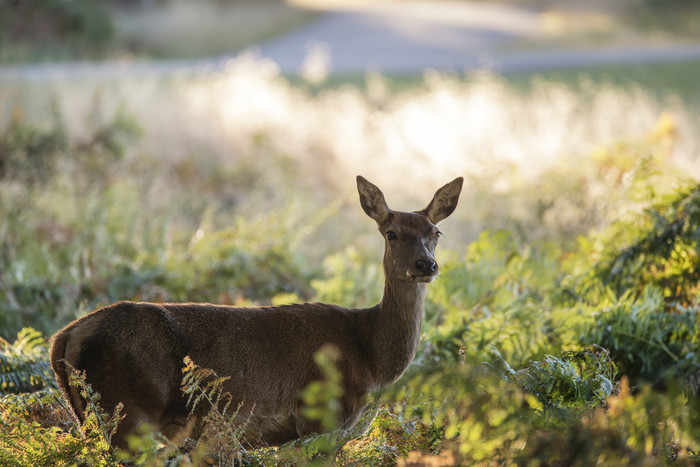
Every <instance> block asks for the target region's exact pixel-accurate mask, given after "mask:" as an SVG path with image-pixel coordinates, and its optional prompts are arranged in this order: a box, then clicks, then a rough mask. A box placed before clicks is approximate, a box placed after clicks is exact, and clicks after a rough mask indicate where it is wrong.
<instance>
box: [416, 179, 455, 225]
mask: <svg viewBox="0 0 700 467" xmlns="http://www.w3.org/2000/svg"><path fill="white" fill-rule="evenodd" d="M462 183H464V179H463V178H462V177H458V178H455V179H454V180H452V181H451V182H450V183H448V184H447V185H445V186H443V187H442V188H440V189H439V190H438V191H436V192H435V196H433V200H432V201H431V202H430V204H429V205H428V207H427V208H425V209H424V210H423V211H422V213H423V214H425V215H426V216H427V217H428V219H430V222H432V223H433V224H437V223H438V222H440V221H441V220H443V219H445V218H446V217H447V216H449V215H450V214H452V213H453V212H454V210H455V208H456V207H457V201H458V200H459V194H460V193H461V192H462Z"/></svg>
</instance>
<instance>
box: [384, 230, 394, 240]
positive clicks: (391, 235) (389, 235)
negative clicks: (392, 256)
mask: <svg viewBox="0 0 700 467" xmlns="http://www.w3.org/2000/svg"><path fill="white" fill-rule="evenodd" d="M386 239H387V240H396V232H394V231H393V230H387V232H386Z"/></svg>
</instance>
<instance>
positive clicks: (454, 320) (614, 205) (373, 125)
mask: <svg viewBox="0 0 700 467" xmlns="http://www.w3.org/2000/svg"><path fill="white" fill-rule="evenodd" d="M673 66H683V67H688V69H690V70H697V64H683V65H668V67H673ZM662 68H663V67H662ZM659 70H660V71H659ZM659 70H655V71H656V73H655V76H657V78H656V81H653V80H652V82H644V80H643V79H639V80H638V81H639V82H641V84H632V83H630V82H629V81H626V80H620V79H616V78H615V73H614V72H611V73H612V74H611V75H610V76H611V77H610V78H609V79H608V78H601V76H603V75H602V74H601V75H599V76H589V77H582V76H580V75H578V74H575V75H574V74H570V75H567V76H561V75H551V76H545V77H540V78H535V79H525V78H523V77H520V78H509V79H506V78H504V77H501V76H498V75H492V74H477V75H473V76H472V75H470V76H459V75H451V74H440V73H434V72H433V73H427V74H425V75H424V76H422V77H421V78H420V79H415V78H413V79H411V80H393V79H390V78H388V77H385V76H381V75H376V74H373V75H369V76H367V77H366V78H364V79H363V80H362V81H363V82H362V83H360V84H348V83H333V84H332V85H327V86H321V87H319V86H316V85H311V84H306V83H304V82H300V81H297V80H294V81H293V82H292V81H290V80H289V79H288V78H286V77H284V76H280V75H279V73H278V72H277V70H276V68H275V66H274V64H271V63H265V62H260V61H258V60H256V59H255V58H252V57H244V58H240V59H237V60H235V61H232V62H231V63H230V65H229V67H228V68H227V70H226V71H224V72H222V73H220V74H217V75H213V76H206V77H200V78H148V79H138V80H137V79H134V80H121V81H110V80H97V79H94V78H90V79H80V78H78V79H71V80H68V79H66V80H60V79H56V80H53V81H50V82H48V84H47V83H42V84H32V83H9V82H8V83H3V87H2V88H0V117H1V120H0V131H1V133H0V216H1V218H2V219H3V222H2V224H0V335H1V336H2V338H3V340H2V341H0V342H1V343H0V351H1V353H0V391H1V392H2V393H3V394H5V395H4V397H3V398H2V399H1V400H0V463H2V464H3V465H58V464H60V465H63V464H76V465H81V464H88V465H117V464H119V463H120V462H124V461H126V460H130V461H131V462H132V465H192V464H194V465H199V464H201V463H208V465H212V464H213V465H234V464H236V462H238V465H243V464H245V465H300V464H317V465H324V464H327V463H336V464H339V465H367V464H371V465H393V464H398V465H455V464H458V465H481V464H488V465H491V464H507V465H511V464H517V465H593V464H596V465H611V466H613V465H657V464H660V465H665V464H671V465H676V464H677V465H694V464H696V463H697V462H698V461H699V460H700V458H699V457H698V456H700V420H698V413H700V412H699V409H700V406H699V400H698V390H699V386H700V323H698V306H699V305H698V274H699V272H698V271H699V270H700V269H699V268H700V258H699V257H698V253H697V251H698V241H699V238H698V236H699V232H700V187H699V185H698V177H699V176H700V162H699V161H698V154H700V137H699V136H698V135H700V132H699V130H700V128H698V127H699V125H700V121H699V120H698V117H697V115H698V101H697V95H693V94H692V92H697V91H696V90H695V89H694V87H693V86H687V85H686V84H684V83H679V82H676V81H673V79H675V78H676V76H677V73H673V72H670V73H669V72H667V73H666V75H667V76H669V77H671V78H670V81H672V83H671V84H669V85H665V84H664V83H667V82H669V81H668V80H667V81H664V80H663V79H662V78H658V76H664V72H663V69H661V68H660V69H659ZM659 80H661V81H659ZM357 174H362V175H364V176H365V177H367V178H368V179H369V180H371V181H372V182H374V183H376V184H377V185H379V186H380V187H382V189H383V190H384V192H385V194H386V196H387V201H388V203H389V205H390V206H391V207H393V208H396V209H399V210H414V209H420V208H423V207H425V204H427V202H428V201H429V200H430V197H431V196H432V193H433V192H434V191H435V189H436V188H438V187H439V186H441V185H442V184H444V183H446V182H447V181H449V180H452V179H453V178H454V177H456V176H464V177H465V188H464V191H463V194H462V196H461V200H460V204H459V207H458V208H457V211H456V212H455V214H454V215H453V216H452V217H450V218H449V219H448V220H446V221H445V223H444V225H441V230H442V231H443V232H444V237H443V238H442V239H441V245H440V246H439V248H438V250H439V251H438V257H437V260H438V262H439V263H440V265H441V271H442V273H441V276H440V277H439V278H438V279H437V280H436V281H435V282H434V283H432V284H431V285H430V286H429V293H428V298H427V303H426V314H425V319H424V324H423V336H422V341H421V346H420V349H419V351H418V355H417V356H416V359H415V361H414V363H413V364H412V365H411V367H409V370H408V371H407V373H406V374H405V375H404V376H403V377H402V379H401V380H399V381H398V382H397V383H396V384H395V385H393V386H391V387H389V388H387V389H385V390H383V391H381V392H379V393H377V394H373V395H372V407H373V408H374V410H373V411H372V412H371V413H370V414H369V415H368V419H367V421H366V424H365V425H364V426H363V427H364V428H366V429H365V430H360V429H358V430H356V431H355V432H353V433H339V432H332V434H330V435H326V436H318V437H312V438H307V439H303V440H300V441H298V442H296V443H293V444H292V445H288V446H284V447H283V448H281V449H272V448H270V449H258V450H253V449H249V448H247V446H246V445H245V443H244V442H243V444H241V442H242V441H243V440H241V439H239V437H238V434H239V432H238V431H236V429H235V428H236V427H231V426H230V425H229V424H228V423H227V419H228V418H229V417H230V415H231V414H230V413H227V412H226V411H217V410H213V411H212V413H211V415H210V420H211V429H210V430H209V431H208V432H207V437H206V438H204V439H203V440H201V441H199V442H198V443H197V442H195V441H192V442H190V443H189V444H188V445H187V446H186V449H180V447H179V446H177V445H173V444H169V443H167V442H165V441H164V440H162V439H160V438H159V437H158V435H157V434H155V433H145V434H144V435H143V436H141V437H137V438H135V439H134V440H133V450H131V451H129V452H124V451H121V452H113V451H111V450H110V449H109V444H108V439H109V433H110V430H111V428H113V426H114V424H115V423H117V422H118V420H117V419H116V418H115V417H114V414H105V413H103V412H101V411H100V409H99V401H98V399H97V398H96V396H95V395H94V394H90V391H89V390H88V389H87V388H85V391H86V394H88V398H89V399H90V400H92V401H94V402H96V404H94V405H91V406H90V409H89V423H87V424H86V427H85V431H84V432H81V431H80V430H79V429H78V427H77V426H76V423H75V421H74V420H72V419H71V418H70V416H69V415H68V413H67V411H66V410H65V407H64V403H62V402H61V400H60V396H59V395H58V392H57V390H56V388H55V385H54V382H53V377H52V375H51V374H50V370H49V368H48V366H47V343H46V339H47V338H48V336H50V335H51V334H52V333H53V332H55V331H56V330H57V329H59V328H60V327H61V326H63V325H64V324H65V323H67V322H69V321H70V320H72V319H74V318H76V317H78V316H81V315H83V314H85V313H87V312H89V311H91V310H93V309H95V308H98V307H100V306H104V305H107V304H109V303H112V302H114V301H116V300H122V299H131V300H148V301H207V302H215V303H227V304H253V305H254V304H269V303H273V304H281V303H288V302H298V301H322V302H330V303H336V304H340V305H344V306H353V307H362V306H371V305H373V304H375V303H376V302H377V301H378V300H379V298H380V293H381V291H382V271H381V268H380V260H381V252H382V247H383V245H382V243H383V242H382V239H381V237H380V236H379V235H378V234H377V232H376V230H375V226H374V223H373V222H372V221H371V220H370V219H368V218H367V217H366V216H365V214H364V213H363V212H362V209H361V208H360V206H359V202H358V199H357V193H356V191H355V188H354V180H355V175H357ZM29 328H31V329H29ZM195 363H196V362H195ZM189 374H190V375H191V378H190V379H189V382H190V384H189V386H188V388H187V389H188V390H189V391H193V392H195V393H201V394H206V396H207V397H211V398H215V397H217V393H216V388H215V387H208V386H206V384H205V383H206V382H205V381H203V380H201V379H198V378H197V375H199V374H200V373H197V372H196V371H195V370H192V369H190V373H189ZM331 374H332V371H331V370H329V377H328V378H327V379H326V380H325V381H323V382H322V383H323V384H322V385H321V386H320V389H319V394H316V396H317V397H314V396H313V394H312V395H311V396H309V400H310V401H311V400H315V401H316V403H318V404H320V412H321V413H327V412H328V411H330V412H331V415H332V410H333V407H334V406H333V404H332V400H325V399H324V397H323V395H324V394H332V393H333V391H331V390H330V389H329V388H330V387H331V386H332V385H333V384H337V382H335V383H334V379H333V378H331V377H330V375H331ZM319 401H320V402H319ZM375 413H376V416H375V417H374V418H372V416H374V415H375ZM330 419H331V420H332V419H333V417H332V416H331V417H330Z"/></svg>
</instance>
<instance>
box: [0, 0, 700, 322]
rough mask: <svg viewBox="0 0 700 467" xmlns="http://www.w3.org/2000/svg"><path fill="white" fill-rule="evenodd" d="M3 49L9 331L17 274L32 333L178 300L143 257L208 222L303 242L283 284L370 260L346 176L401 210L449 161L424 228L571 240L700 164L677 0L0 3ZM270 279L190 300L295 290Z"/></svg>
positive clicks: (172, 247) (420, 203)
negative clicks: (441, 205)
mask: <svg viewBox="0 0 700 467" xmlns="http://www.w3.org/2000/svg"><path fill="white" fill-rule="evenodd" d="M0 62H1V63H0V129H1V131H2V139H1V140H0V209H1V210H2V215H3V218H4V219H5V222H4V224H3V226H2V229H0V244H2V245H4V246H3V249H2V250H0V254H2V257H1V259H2V264H1V265H0V271H2V272H0V285H2V287H3V289H4V290H5V293H6V294H8V295H7V296H6V298H5V303H6V305H5V306H6V312H5V313H4V315H5V317H6V318H5V319H6V320H7V322H8V323H10V322H11V323H12V324H11V325H8V327H7V328H6V329H7V330H8V331H7V334H8V335H12V334H13V333H14V332H15V331H16V329H17V328H18V327H19V326H20V325H21V323H23V322H25V318H26V320H28V321H29V322H31V321H32V320H34V319H35V317H36V316H43V315H42V313H43V312H41V313H40V312H36V310H35V308H36V301H35V300H36V294H37V293H39V292H37V291H42V290H43V291H44V292H41V293H43V294H49V295H48V296H47V298H45V299H42V300H45V301H46V303H47V307H49V308H51V311H49V310H46V313H47V316H45V318H46V320H47V322H46V323H44V324H41V325H39V327H40V328H42V330H45V331H48V330H51V329H53V327H55V326H56V325H57V323H60V322H64V321H65V320H66V319H68V318H70V317H72V316H74V315H75V314H80V313H82V312H84V311H85V310H86V309H90V308H92V307H94V306H96V305H98V304H101V303H103V302H109V301H110V300H112V299H119V298H129V297H143V298H160V299H175V298H180V299H185V298H187V297H188V296H187V293H186V291H183V290H179V289H178V292H177V293H175V292H174V290H175V288H176V286H174V285H171V286H166V285H163V280H162V278H160V276H159V274H160V273H159V272H158V271H160V270H161V269H162V270H165V271H170V272H174V271H175V269H176V268H177V267H180V266H182V264H180V263H178V262H177V261H175V260H174V259H173V257H178V258H180V259H181V260H182V261H185V259H183V258H185V257H187V258H189V261H194V256H193V255H195V253H194V252H192V251H190V250H188V248H193V246H194V245H196V244H197V242H198V241H199V239H201V238H202V236H203V235H204V236H206V235H207V234H212V235H213V234H216V235H224V237H226V238H228V237H227V235H231V237H232V238H233V237H236V238H239V241H240V242H242V243H241V245H242V246H241V247H240V249H241V251H244V250H245V249H246V248H248V249H254V250H255V251H266V250H265V249H266V248H269V247H270V245H271V244H278V243H282V244H285V245H287V246H289V245H291V246H290V248H298V249H299V250H302V251H303V261H304V266H299V268H300V270H301V271H302V272H303V273H304V274H301V276H302V278H301V279H299V281H297V282H298V283H304V281H305V278H308V277H306V276H305V275H307V276H314V275H315V274H322V273H323V272H322V271H323V266H321V265H322V260H323V259H324V258H326V257H328V256H329V255H331V254H333V253H335V252H338V251H344V249H346V248H350V247H352V248H355V249H356V250H357V251H359V252H360V253H359V254H361V256H362V257H364V255H365V253H366V252H369V257H370V258H374V257H375V256H376V255H374V253H375V252H376V251H377V250H379V249H381V238H379V237H378V236H377V235H376V233H375V231H374V228H373V226H372V224H371V221H369V220H367V219H366V218H365V217H364V214H363V213H362V212H361V210H360V209H358V206H357V199H356V198H357V195H356V191H355V187H354V183H355V181H354V180H355V175H357V174H363V175H364V176H366V177H368V178H369V179H370V180H372V181H373V182H375V183H376V184H377V185H379V186H380V187H382V188H383V189H384V190H385V194H386V196H387V199H388V201H389V204H390V206H392V207H394V208H396V209H405V210H413V209H420V208H422V207H424V205H425V204H427V202H428V201H429V200H430V198H431V196H432V194H433V193H434V190H435V189H436V188H438V187H439V186H441V185H442V184H444V183H446V182H447V181H449V180H452V179H453V178H454V177H456V176H464V177H465V178H466V180H467V183H466V185H465V191H464V193H463V195H462V200H461V206H460V209H458V212H457V213H456V214H455V216H454V219H451V226H449V227H446V235H445V238H444V241H443V244H444V245H445V247H446V248H447V249H450V248H455V249H458V250H462V249H463V248H464V247H465V245H466V244H468V243H469V242H471V241H473V240H474V239H476V238H478V236H479V234H480V232H482V231H484V230H486V229H507V230H508V231H510V232H512V233H513V235H514V237H515V238H516V239H517V240H518V241H520V242H533V241H540V240H542V239H548V240H552V241H556V242H560V243H561V244H565V245H571V244H573V242H575V241H576V239H577V238H578V237H579V236H580V235H584V234H586V233H588V232H590V231H592V230H595V229H598V228H602V227H604V226H605V225H607V224H608V223H610V222H611V221H612V220H613V219H617V218H619V216H621V215H622V214H623V213H625V212H628V211H629V210H630V209H634V208H635V207H638V206H639V199H638V197H637V198H635V197H630V192H631V190H632V189H633V188H634V186H635V185H634V184H633V183H631V180H633V179H634V178H635V177H638V178H644V179H645V180H648V181H647V182H646V185H645V186H646V187H647V189H648V190H652V191H654V192H655V193H657V192H658V193H664V192H667V191H671V190H673V189H674V188H676V187H677V186H679V184H682V183H684V182H687V181H688V180H693V179H695V178H696V177H697V175H698V170H700V158H699V156H700V136H699V134H700V133H698V126H699V124H700V121H699V118H698V115H699V113H698V106H699V105H700V90H699V89H700V87H698V85H697V84H698V82H700V8H699V7H698V5H697V3H696V2H693V1H690V0H615V1H603V0H601V1H576V0H560V1H546V0H519V1H515V0H513V1H479V2H471V1H460V0H444V1H442V0H440V1H438V0H435V1H419V0H403V1H389V0H387V1H379V0H377V1H370V0H366V1H349V0H348V1H343V0H333V1H331V0H329V1H322V0H294V1H291V0H290V1H288V2H286V1H278V0H255V1H252V0H251V1H234V0H202V1H197V2H192V1H185V0H123V1H116V0H115V1H99V2H98V1H92V0H72V1H65V0H43V1H33V2H27V1H4V2H0ZM644 171H646V172H644ZM652 175H653V177H652ZM650 177H651V178H650ZM634 189H638V187H637V188H634ZM246 229H248V230H249V231H250V232H249V234H250V236H249V237H245V235H243V234H242V233H241V232H243V231H246ZM256 229H258V230H260V231H264V232H265V233H264V234H263V233H262V232H259V231H257V230H256ZM222 232H225V234H224V233H222ZM271 232H274V235H273V234H272V233H271ZM245 238H248V240H242V239H245ZM254 240H255V241H257V242H259V243H255V246H251V245H248V244H246V243H245V242H246V241H251V242H252V241H254ZM219 246H221V245H219ZM212 248H214V246H212ZM217 248H218V247H217ZM179 250H182V251H179ZM183 251H184V252H185V253H186V254H185V253H183ZM209 253H210V254H212V255H214V252H213V250H212V251H210V252H209ZM229 253H230V252H229ZM229 253H226V252H219V253H216V254H220V255H221V256H222V258H224V257H225V256H226V255H227V254H229ZM181 254H184V255H185V256H182V257H181V256H180V255H181ZM172 255H175V256H172ZM187 255H189V256H187ZM195 256H196V255H195ZM208 260H210V261H212V258H211V257H210V258H209V259H208ZM202 261H203V262H204V261H205V260H204V259H202ZM222 261H223V259H222ZM241 261H243V260H241ZM261 261H263V260H261ZM265 261H267V262H269V261H270V259H269V258H268V259H265V260H264V262H265ZM295 261H296V260H295ZM265 264H268V263H265ZM294 264H296V263H294ZM259 266H260V265H259ZM260 267H262V266H260ZM115 268H116V269H117V270H120V271H122V272H123V273H124V275H123V277H121V279H118V280H117V279H114V277H115V273H114V270H115ZM263 269H264V268H263ZM229 273H230V274H233V272H231V271H229ZM120 274H121V273H120ZM120 274H117V276H119V275H120ZM285 274H287V272H280V275H281V276H284V275H285ZM249 276H251V277H252V276H254V270H253V272H251V273H250V274H247V275H245V277H247V279H245V280H246V281H250V280H251V279H250V277H249ZM223 277H227V276H226V275H224V276H223ZM28 278H31V281H29V282H32V281H34V282H35V283H36V290H33V289H31V287H30V289H31V290H25V289H26V288H27V287H28V285H27V284H28ZM222 280H223V279H222ZM115 281H116V282H115ZM120 281H121V282H120ZM279 281H280V284H281V285H279V284H278V285H279V287H277V288H275V287H276V286H272V287H271V290H267V289H265V288H263V290H258V291H255V292H254V293H253V292H251V291H252V290H253V289H254V287H252V286H250V287H243V288H242V289H241V287H238V286H237V285H236V284H233V285H231V286H230V287H228V286H224V285H223V282H222V283H221V284H218V283H217V284H218V285H216V286H212V287H213V288H214V289H215V290H216V292H211V293H214V294H215V296H214V297H213V298H209V300H214V299H215V298H217V297H216V295H221V296H220V297H218V298H219V299H220V301H224V302H231V301H235V300H236V299H237V298H236V297H239V295H240V296H245V298H246V299H258V298H260V299H262V298H264V297H268V298H269V295H270V294H272V295H274V293H277V292H280V291H282V292H283V291H284V290H286V289H285V287H286V288H287V289H289V290H290V291H292V292H294V293H300V291H301V289H299V288H298V287H297V285H298V284H297V285H295V286H289V285H284V284H286V282H285V279H284V277H280V278H279ZM234 282H235V281H234ZM244 282H245V281H244ZM253 282H254V281H253ZM13 284H14V285H13ZM86 284H87V285H86ZM139 284H141V285H139ZM143 284H145V285H143ZM239 285H240V284H239ZM15 287H19V289H17V290H15ZM219 287H224V289H223V290H220V289H219ZM299 287H300V286H299ZM93 288H94V289H95V290H92V289H93ZM20 289H21V290H20ZM47 289H50V290H55V293H56V294H57V295H56V296H52V295H51V293H53V292H45V290H47ZM205 289H206V287H205V288H204V289H203V290H205ZM229 289H230V290H229ZM22 290H24V291H22ZM90 290H92V291H90ZM10 292H12V293H10ZM309 294H310V292H308V291H306V292H305V293H304V294H302V295H303V296H305V297H308V296H309ZM25 295H26V297H25ZM229 295H230V296H229ZM22 297H25V298H22ZM57 297H58V298H57ZM188 299H190V298H188ZM57 300H58V301H59V302H60V304H59V305H56V301H57ZM18 310H19V311H20V312H19V313H18ZM56 310H59V311H56ZM76 310H78V311H76ZM80 310H82V311H80ZM36 319H38V318H36ZM42 319H43V318H42ZM42 319H38V321H40V322H41V321H42Z"/></svg>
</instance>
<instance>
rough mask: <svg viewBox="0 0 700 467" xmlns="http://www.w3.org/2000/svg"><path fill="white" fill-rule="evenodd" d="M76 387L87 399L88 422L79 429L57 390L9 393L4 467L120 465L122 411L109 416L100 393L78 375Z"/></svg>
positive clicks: (0, 418)
mask: <svg viewBox="0 0 700 467" xmlns="http://www.w3.org/2000/svg"><path fill="white" fill-rule="evenodd" d="M71 384H74V385H76V386H77V387H78V388H79V390H80V393H81V395H82V396H83V397H84V398H85V400H86V402H87V404H86V411H85V423H84V424H83V426H82V429H79V428H78V426H77V424H76V423H75V421H74V420H70V418H69V417H68V416H67V414H68V411H67V410H66V408H65V407H63V406H60V405H57V404H56V400H57V397H58V394H57V391H55V390H52V391H49V392H43V393H34V394H21V395H9V396H5V397H3V398H2V399H0V461H2V463H3V465H18V466H19V465H36V466H47V467H48V466H52V465H68V464H77V465H115V464H116V456H115V454H114V452H112V451H111V448H110V445H109V437H110V433H111V432H112V431H113V430H114V428H115V427H116V426H117V423H118V422H119V420H120V417H119V412H118V409H117V410H115V413H113V414H106V413H105V412H103V411H102V410H101V408H100V407H99V404H98V401H99V395H98V394H96V393H94V392H93V391H92V389H91V387H90V385H89V384H87V383H86V382H85V378H84V375H81V374H80V373H78V372H75V373H74V374H73V375H72V376H71Z"/></svg>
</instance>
